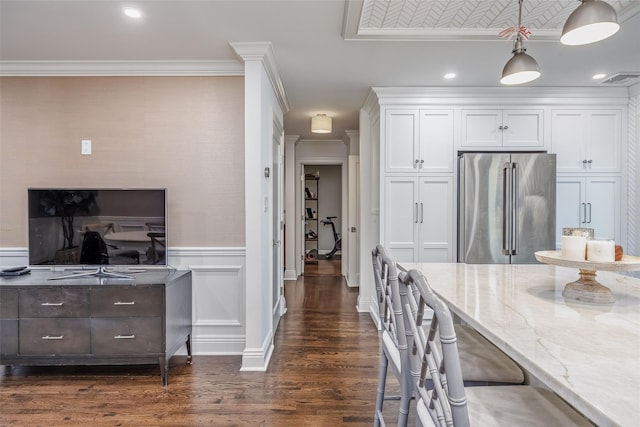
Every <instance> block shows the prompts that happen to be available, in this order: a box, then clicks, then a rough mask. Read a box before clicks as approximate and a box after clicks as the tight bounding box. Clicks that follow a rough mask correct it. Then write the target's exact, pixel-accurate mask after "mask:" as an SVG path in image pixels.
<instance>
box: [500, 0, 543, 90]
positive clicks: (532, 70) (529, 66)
mask: <svg viewBox="0 0 640 427" xmlns="http://www.w3.org/2000/svg"><path fill="white" fill-rule="evenodd" d="M522 1H523V0H519V1H518V26H517V27H511V28H507V29H506V30H504V31H502V32H500V34H499V35H500V37H504V36H507V37H510V36H511V35H513V34H515V35H516V41H515V43H514V45H513V50H512V51H511V53H513V57H512V58H511V59H510V60H509V61H508V62H507V63H506V65H505V66H504V68H503V69H502V78H501V79H500V83H502V84H503V85H517V84H522V83H527V82H530V81H533V80H535V79H537V78H538V77H540V68H539V67H538V63H537V62H536V60H535V59H533V58H532V57H531V56H529V55H527V54H526V53H525V52H526V51H527V49H525V48H524V47H523V38H525V37H526V38H528V37H529V35H530V34H531V32H530V31H529V30H528V29H527V28H526V27H524V26H523V25H522Z"/></svg>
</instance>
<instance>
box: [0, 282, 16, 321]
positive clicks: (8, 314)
mask: <svg viewBox="0 0 640 427" xmlns="http://www.w3.org/2000/svg"><path fill="white" fill-rule="evenodd" d="M0 317H2V318H3V319H17V318H18V291H16V290H12V289H2V290H0Z"/></svg>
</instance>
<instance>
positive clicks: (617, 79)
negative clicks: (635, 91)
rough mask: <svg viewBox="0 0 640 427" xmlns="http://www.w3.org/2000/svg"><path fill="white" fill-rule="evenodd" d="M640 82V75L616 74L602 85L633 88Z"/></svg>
mask: <svg viewBox="0 0 640 427" xmlns="http://www.w3.org/2000/svg"><path fill="white" fill-rule="evenodd" d="M638 82H640V73H616V74H612V75H610V76H609V77H607V78H606V79H604V80H603V81H601V82H600V83H602V84H609V85H619V86H631V85H632V84H634V83H638Z"/></svg>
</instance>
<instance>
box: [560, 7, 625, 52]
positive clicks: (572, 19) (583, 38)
mask: <svg viewBox="0 0 640 427" xmlns="http://www.w3.org/2000/svg"><path fill="white" fill-rule="evenodd" d="M619 29H620V25H618V16H617V14H616V11H615V9H614V8H613V7H611V6H610V5H609V4H608V3H606V2H604V1H601V0H582V4H581V5H580V6H578V8H577V9H576V10H574V11H573V13H571V15H569V17H568V18H567V21H566V22H565V23H564V27H563V28H562V36H561V37H560V43H562V44H566V45H569V46H578V45H583V44H589V43H595V42H598V41H600V40H604V39H606V38H607V37H610V36H612V35H614V34H615V33H616V32H618V30H619Z"/></svg>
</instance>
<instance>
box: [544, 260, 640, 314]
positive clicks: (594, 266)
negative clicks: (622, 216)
mask: <svg viewBox="0 0 640 427" xmlns="http://www.w3.org/2000/svg"><path fill="white" fill-rule="evenodd" d="M535 255H536V259H537V260H538V261H540V262H541V263H544V264H551V265H557V266H560V267H573V268H578V269H579V270H580V273H579V277H578V280H576V281H575V282H570V283H567V285H566V286H565V287H564V290H563V291H562V296H563V297H565V298H566V299H570V300H577V301H582V302H588V303H592V304H613V303H614V302H615V298H614V297H613V294H612V293H611V289H609V288H608V287H606V286H604V285H602V284H600V283H598V281H597V280H596V271H597V270H600V271H636V270H640V257H636V256H629V255H624V256H623V257H622V260H620V261H615V262H594V261H574V260H570V259H566V258H562V256H561V255H560V251H539V252H536V253H535Z"/></svg>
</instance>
